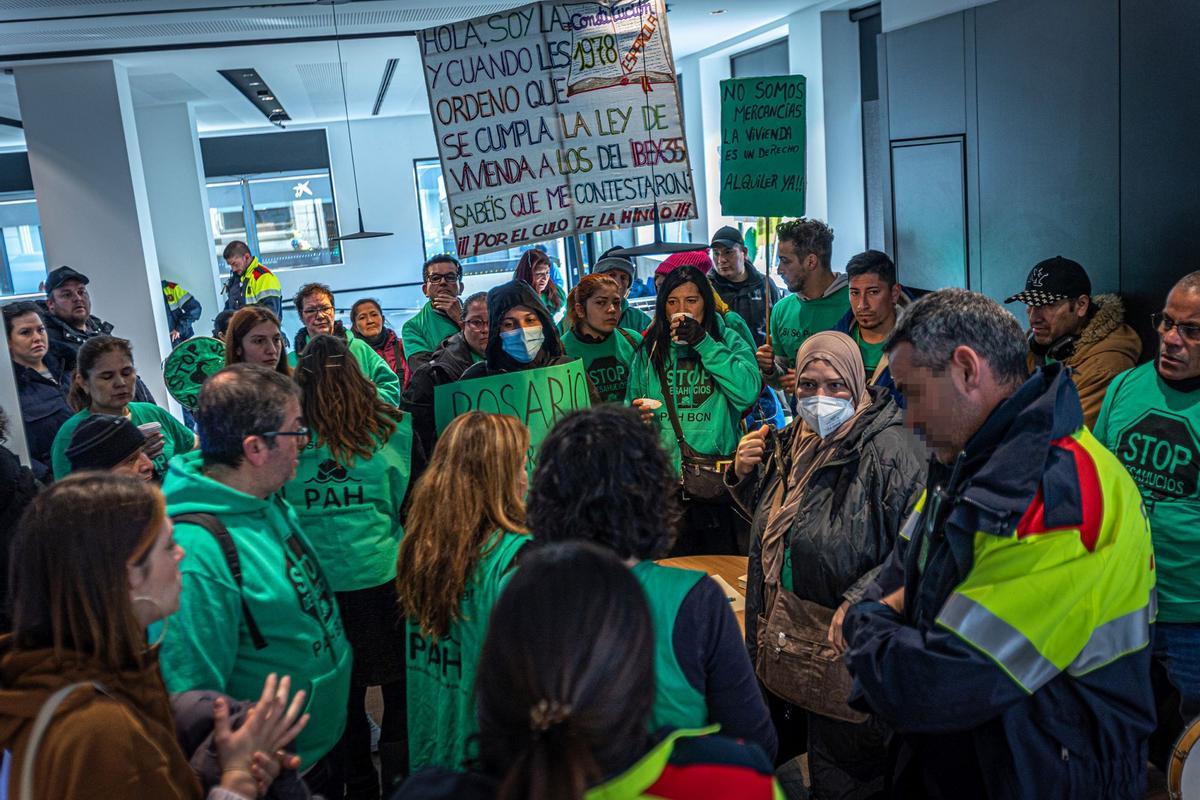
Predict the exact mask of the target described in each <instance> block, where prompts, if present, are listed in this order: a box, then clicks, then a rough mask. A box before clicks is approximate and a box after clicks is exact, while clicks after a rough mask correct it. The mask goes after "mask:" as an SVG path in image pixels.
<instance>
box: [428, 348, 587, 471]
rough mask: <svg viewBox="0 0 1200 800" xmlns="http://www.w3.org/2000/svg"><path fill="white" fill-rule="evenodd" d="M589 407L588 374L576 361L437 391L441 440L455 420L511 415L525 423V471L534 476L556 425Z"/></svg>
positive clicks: (461, 382) (442, 387)
mask: <svg viewBox="0 0 1200 800" xmlns="http://www.w3.org/2000/svg"><path fill="white" fill-rule="evenodd" d="M591 405H592V401H591V397H590V396H589V394H588V380H587V374H586V373H585V372H584V370H583V361H582V360H580V359H578V358H577V359H575V360H574V361H568V362H567V363H566V364H558V365H556V366H553V367H539V368H537V369H525V370H521V371H520V372H506V373H504V374H502V375H492V376H490V377H487V378H474V379H473V380H469V381H458V382H456V383H448V384H445V385H443V386H437V387H435V388H434V390H433V409H434V419H435V421H436V422H437V430H438V434H439V435H440V434H441V433H442V431H444V430H445V429H446V426H447V425H449V424H450V422H451V421H452V420H453V419H454V418H455V417H457V416H459V415H461V414H465V413H467V412H468V411H485V412H487V413H489V414H507V415H508V416H510V417H516V418H517V419H519V420H521V422H523V423H524V424H525V427H526V428H528V429H529V452H528V454H527V456H528V458H527V461H526V468H527V469H528V471H529V474H530V475H532V474H533V467H534V464H536V462H537V451H538V448H539V447H541V444H542V440H543V439H545V438H546V434H548V433H549V432H550V429H551V428H553V427H554V424H555V423H556V422H558V421H559V420H560V419H562V418H563V417H565V416H566V415H567V414H569V413H570V412H572V411H575V410H577V409H581V408H590V407H591Z"/></svg>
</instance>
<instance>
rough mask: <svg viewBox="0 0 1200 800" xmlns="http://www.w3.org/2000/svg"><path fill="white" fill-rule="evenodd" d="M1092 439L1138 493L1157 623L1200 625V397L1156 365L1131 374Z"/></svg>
mask: <svg viewBox="0 0 1200 800" xmlns="http://www.w3.org/2000/svg"><path fill="white" fill-rule="evenodd" d="M1093 433H1094V434H1095V436H1096V438H1097V439H1099V440H1100V442H1101V443H1102V444H1103V445H1104V446H1105V447H1107V448H1108V449H1109V450H1111V451H1112V452H1113V453H1114V454H1115V455H1116V457H1117V460H1119V461H1120V462H1121V463H1122V464H1124V465H1125V469H1127V470H1129V474H1130V475H1131V476H1133V480H1134V481H1135V482H1136V483H1137V485H1138V488H1139V489H1140V490H1141V493H1142V502H1143V504H1144V505H1145V508H1146V514H1147V516H1148V517H1149V520H1150V535H1151V536H1152V537H1153V539H1154V560H1155V565H1156V572H1157V573H1158V619H1159V620H1160V621H1162V622H1200V536H1198V535H1197V532H1198V531H1200V491H1198V489H1200V487H1198V486H1197V484H1198V482H1200V392H1181V391H1178V390H1176V389H1173V388H1171V387H1170V386H1168V385H1167V384H1166V383H1165V382H1164V381H1163V380H1162V378H1160V377H1159V376H1158V372H1157V371H1156V370H1155V367H1154V362H1150V363H1148V364H1143V365H1141V366H1140V367H1135V368H1133V369H1131V370H1126V371H1125V372H1122V373H1121V374H1120V375H1118V376H1117V377H1116V378H1114V379H1113V382H1112V383H1111V384H1110V385H1109V387H1108V392H1107V393H1106V394H1105V396H1104V404H1103V405H1102V406H1101V407H1100V416H1099V417H1098V418H1097V419H1096V427H1095V430H1094V431H1093Z"/></svg>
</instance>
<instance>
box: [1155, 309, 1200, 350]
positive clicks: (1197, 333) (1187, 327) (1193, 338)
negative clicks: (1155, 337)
mask: <svg viewBox="0 0 1200 800" xmlns="http://www.w3.org/2000/svg"><path fill="white" fill-rule="evenodd" d="M1150 322H1151V323H1153V324H1154V329H1155V330H1156V331H1158V332H1159V333H1160V334H1163V333H1169V332H1170V331H1171V329H1172V328H1176V329H1177V330H1178V331H1179V335H1180V336H1181V337H1183V339H1184V340H1185V341H1187V342H1189V343H1190V344H1200V325H1192V324H1189V323H1186V322H1176V321H1175V320H1173V319H1171V318H1170V317H1168V316H1167V315H1166V314H1163V313H1161V312H1159V313H1157V314H1151V315H1150Z"/></svg>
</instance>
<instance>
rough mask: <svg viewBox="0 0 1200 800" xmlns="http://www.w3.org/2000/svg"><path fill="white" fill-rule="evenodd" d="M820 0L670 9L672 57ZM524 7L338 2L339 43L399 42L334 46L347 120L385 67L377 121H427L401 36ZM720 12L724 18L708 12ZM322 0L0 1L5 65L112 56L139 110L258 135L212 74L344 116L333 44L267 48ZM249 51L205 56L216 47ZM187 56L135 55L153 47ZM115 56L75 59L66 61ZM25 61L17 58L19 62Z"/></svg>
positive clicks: (3, 105) (313, 24) (2, 134)
mask: <svg viewBox="0 0 1200 800" xmlns="http://www.w3.org/2000/svg"><path fill="white" fill-rule="evenodd" d="M814 2H816V0H669V2H668V5H669V9H670V10H669V14H668V21H669V25H670V33H671V40H672V45H673V47H674V51H675V57H676V58H677V59H678V58H682V57H684V56H686V55H689V54H691V53H696V52H700V51H702V50H706V49H708V48H711V47H714V46H716V45H719V44H720V43H722V42H724V41H727V40H729V39H732V38H734V37H736V36H739V35H741V34H743V33H746V32H748V31H751V30H754V29H757V28H760V27H762V26H764V25H767V24H769V23H771V22H774V21H776V20H779V19H781V18H782V17H785V16H787V15H788V14H790V13H793V12H795V11H798V10H800V9H803V8H805V7H807V6H810V5H812V4H813V3H814ZM523 4H524V3H523V2H520V0H477V1H475V2H456V1H455V0H340V1H339V2H338V3H337V6H336V13H337V18H336V22H337V32H338V33H339V34H340V35H343V36H344V35H359V34H389V33H392V34H397V35H395V36H382V37H380V38H359V39H347V40H343V41H342V43H341V48H342V57H341V61H342V64H343V65H344V68H345V82H346V94H347V100H348V102H349V106H350V116H351V117H352V118H355V119H359V118H366V117H369V116H370V114H371V110H372V107H373V105H374V102H375V97H376V93H377V91H378V89H379V83H380V79H381V77H382V75H383V71H384V67H385V65H386V63H387V61H388V59H389V58H396V59H399V63H398V65H397V68H396V71H395V77H394V78H393V80H392V84H391V88H390V90H389V91H388V94H387V99H386V100H385V102H384V104H383V107H382V108H381V110H380V115H382V116H399V115H407V114H422V113H426V111H427V108H428V106H427V104H426V97H425V85H424V82H423V79H422V76H421V66H420V55H419V53H418V50H417V45H416V40H415V38H414V37H412V36H408V35H404V32H405V31H413V30H419V29H421V28H425V27H428V26H430V25H433V24H437V23H442V22H449V21H453V20H458V19H465V18H467V17H471V16H478V15H482V14H488V13H493V12H496V11H500V10H503V9H506V8H511V7H514V6H517V5H523ZM716 10H723V11H724V13H721V14H713V13H712V12H713V11H716ZM333 11H334V9H333V8H332V7H331V6H330V4H329V2H328V0H253V5H244V4H243V3H238V2H236V0H90V1H88V0H0V67H19V66H21V65H23V64H36V63H46V60H47V59H45V58H38V59H32V58H30V56H32V55H37V54H46V53H56V54H61V55H60V57H59V58H56V59H54V60H72V59H73V58H81V57H83V58H112V59H115V60H117V61H118V62H120V63H121V64H123V65H124V66H125V67H126V68H127V69H128V71H129V76H130V85H131V87H132V89H133V97H134V103H135V105H137V106H143V105H156V104H165V103H177V102H183V101H187V102H192V103H193V104H194V106H195V109H196V119H197V123H198V125H199V127H200V131H201V132H202V133H204V132H210V131H219V130H243V129H248V128H256V127H257V128H261V127H263V126H265V125H266V124H267V123H266V120H265V119H264V118H263V116H262V114H260V113H259V112H258V110H257V109H255V108H254V107H253V106H252V105H251V104H250V103H249V101H247V100H246V99H245V98H244V97H242V96H241V94H239V93H238V91H237V90H236V89H235V88H234V87H233V86H232V85H231V84H229V82H228V81H226V80H225V79H224V78H223V77H221V75H219V74H218V70H221V69H237V68H246V67H253V68H255V69H257V70H258V72H259V74H260V75H262V76H263V78H264V79H265V80H266V82H267V84H268V85H269V86H270V87H271V89H273V90H274V92H275V95H276V97H278V98H279V100H280V101H281V102H282V103H283V107H284V108H285V109H286V110H287V113H288V114H289V115H290V116H291V117H292V120H293V124H317V123H322V122H329V121H335V120H342V119H344V118H345V115H344V112H343V109H342V95H341V90H342V85H341V79H340V76H339V72H338V53H337V44H336V43H335V42H334V41H308V42H294V43H278V44H274V43H273V44H263V43H262V42H263V41H264V40H278V39H287V38H296V37H331V36H333V35H334V16H333ZM241 41H245V42H246V44H245V45H234V46H221V47H205V46H204V44H206V43H213V42H222V43H228V42H241ZM164 45H167V46H176V45H178V46H182V47H183V48H184V49H175V48H174V47H172V49H169V50H159V49H156V50H153V51H145V50H143V51H142V52H138V49H143V48H149V47H154V48H158V47H162V46H164ZM110 49H111V50H120V51H122V52H120V53H116V54H108V53H104V54H94V55H78V56H72V55H71V53H72V52H79V51H94V50H110ZM23 56H24V57H23ZM20 116H21V115H20V109H19V108H18V104H17V96H16V88H15V83H14V79H13V77H12V75H11V74H3V73H0V117H11V118H14V119H19V118H20ZM23 143H24V137H23V135H22V133H21V130H20V129H18V128H13V127H9V126H5V125H0V148H12V147H20V146H22V145H23Z"/></svg>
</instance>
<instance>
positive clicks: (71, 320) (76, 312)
mask: <svg viewBox="0 0 1200 800" xmlns="http://www.w3.org/2000/svg"><path fill="white" fill-rule="evenodd" d="M46 308H48V309H49V310H50V313H51V314H53V315H54V316H56V317H58V318H59V319H61V320H62V321H63V322H65V323H67V324H68V325H72V326H74V327H76V328H79V329H81V330H82V329H83V327H84V325H86V323H87V320H88V317H90V316H91V315H92V298H91V295H89V294H88V290H87V287H86V286H84V285H83V284H82V283H80V282H79V281H67V282H66V283H64V284H63V285H62V286H59V287H58V288H57V289H55V290H54V291H53V292H51V293H50V294H49V295H48V296H47V297H46Z"/></svg>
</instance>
